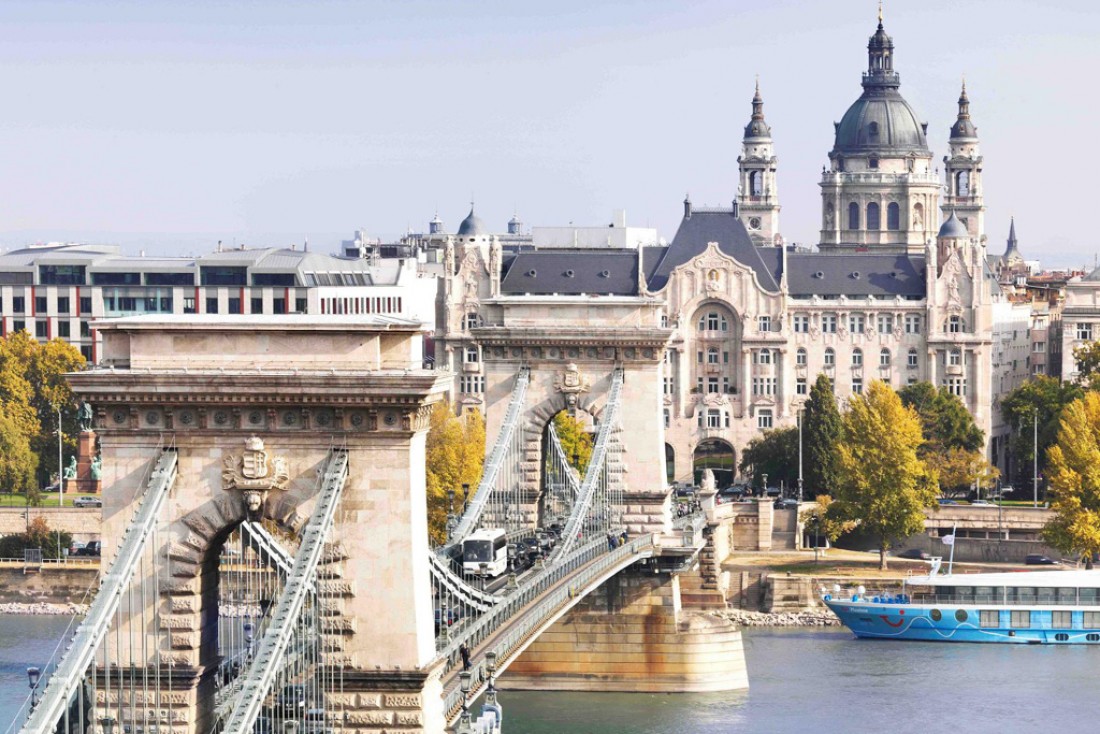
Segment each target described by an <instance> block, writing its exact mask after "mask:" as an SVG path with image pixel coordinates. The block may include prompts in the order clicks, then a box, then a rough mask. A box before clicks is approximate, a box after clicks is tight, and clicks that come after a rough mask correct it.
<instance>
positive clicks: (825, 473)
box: [802, 374, 843, 497]
mask: <svg viewBox="0 0 1100 734" xmlns="http://www.w3.org/2000/svg"><path fill="white" fill-rule="evenodd" d="M842 430H843V427H842V424H841V420H840V411H839V410H837V407H836V396H835V395H833V383H832V381H831V380H830V379H829V378H828V377H827V376H825V375H823V374H822V375H818V376H817V380H815V381H814V384H813V387H811V388H810V398H809V400H807V401H806V407H805V409H804V411H803V413H802V457H803V462H804V464H803V477H804V479H805V490H806V493H807V495H808V496H811V497H812V496H815V495H818V494H828V493H829V492H830V491H831V490H832V488H833V487H834V486H836V481H837V444H838V442H839V441H840V438H841V431H842Z"/></svg>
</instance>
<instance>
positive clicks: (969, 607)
mask: <svg viewBox="0 0 1100 734" xmlns="http://www.w3.org/2000/svg"><path fill="white" fill-rule="evenodd" d="M939 567H940V559H938V558H934V559H932V568H931V570H930V572H929V574H928V575H927V576H912V577H909V578H907V579H905V580H904V581H903V584H902V587H901V589H900V590H898V591H897V592H896V593H891V592H871V593H867V592H866V590H865V589H864V588H863V587H860V588H858V589H856V590H854V591H849V592H845V591H843V590H841V589H840V588H839V587H833V591H832V593H824V590H823V595H822V598H823V601H824V602H825V605H826V606H828V607H829V609H831V610H832V611H833V613H834V614H836V616H837V617H839V618H840V621H841V622H842V623H843V624H844V626H846V627H847V628H848V629H850V630H851V631H852V632H853V633H855V635H856V637H865V638H877V639H888V640H925V641H934V642H1004V643H1017V644H1043V645H1045V644H1051V645H1072V644H1095V645H1100V570H1087V571H1083V570H1066V571H1023V572H1009V573H974V574H959V575H952V574H938V573H937V572H938V571H939Z"/></svg>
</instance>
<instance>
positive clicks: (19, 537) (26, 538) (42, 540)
mask: <svg viewBox="0 0 1100 734" xmlns="http://www.w3.org/2000/svg"><path fill="white" fill-rule="evenodd" d="M72 542H73V536H72V534H71V533H68V532H65V531H61V532H58V531H57V530H53V529H52V528H50V526H49V523H47V522H46V518H44V517H36V518H35V519H33V520H31V522H30V526H29V527H28V528H27V532H25V533H18V534H15V535H8V536H5V537H4V538H2V539H0V557H2V558H22V557H23V551H24V550H26V549H28V548H41V549H42V557H43V558H63V557H64V555H65V549H66V548H68V547H69V546H70V545H72Z"/></svg>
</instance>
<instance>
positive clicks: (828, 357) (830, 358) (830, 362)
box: [825, 347, 836, 367]
mask: <svg viewBox="0 0 1100 734" xmlns="http://www.w3.org/2000/svg"><path fill="white" fill-rule="evenodd" d="M835 364H836V352H834V351H833V348H832V347H829V348H828V349H826V350H825V366H826V367H832V366H834V365H835Z"/></svg>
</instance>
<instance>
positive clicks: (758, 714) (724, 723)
mask: <svg viewBox="0 0 1100 734" xmlns="http://www.w3.org/2000/svg"><path fill="white" fill-rule="evenodd" d="M67 624H68V620H67V619H63V618H59V617H20V616H8V617H0V729H7V728H8V724H9V723H10V722H12V721H13V719H14V717H16V715H17V712H18V710H19V706H20V705H21V703H22V702H23V699H24V697H25V695H26V692H27V676H26V668H27V666H28V665H35V664H37V665H41V664H43V663H44V662H45V659H46V658H47V657H48V656H49V654H50V653H51V652H52V651H53V649H54V647H55V646H56V644H57V641H58V640H59V639H60V638H61V637H62V636H63V635H64V632H65V628H66V626H67ZM744 639H745V656H746V661H747V663H748V668H749V680H750V685H751V687H750V688H749V690H747V691H740V692H733V693H713V694H675V695H651V694H636V693H635V694H615V693H540V692H528V691H509V690H508V686H507V676H505V678H504V679H503V680H502V681H501V686H500V687H501V689H502V692H501V695H500V701H501V704H503V706H504V714H505V719H504V720H505V728H504V731H505V732H506V734H561V733H566V732H567V733H568V734H718V733H719V732H722V733H725V732H752V733H753V734H757V733H761V734H786V733H788V732H790V733H791V734H796V733H797V734H806V733H807V732H824V733H828V734H832V733H834V732H836V733H846V732H875V733H876V734H878V733H880V732H890V733H895V732H897V733H907V732H920V733H921V734H925V733H929V734H954V733H955V732H958V733H959V734H983V733H985V732H990V733H992V732H997V734H1015V733H1017V732H1019V733H1021V734H1022V733H1024V732H1027V733H1028V734H1032V733H1035V732H1040V733H1046V732H1055V733H1056V734H1076V733H1077V732H1081V733H1082V734H1083V733H1085V732H1096V731H1100V723H1098V721H1097V720H1098V719H1100V716H1098V714H1100V646H1098V647H1085V646H1066V647H1055V646H1026V645H1019V646H1017V645H979V644H939V643H923V642H899V641H888V640H856V639H855V638H853V637H852V636H851V634H849V633H848V632H847V631H845V630H842V629H836V628H832V629H821V628H796V629H749V630H746V631H745V633H744Z"/></svg>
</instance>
